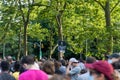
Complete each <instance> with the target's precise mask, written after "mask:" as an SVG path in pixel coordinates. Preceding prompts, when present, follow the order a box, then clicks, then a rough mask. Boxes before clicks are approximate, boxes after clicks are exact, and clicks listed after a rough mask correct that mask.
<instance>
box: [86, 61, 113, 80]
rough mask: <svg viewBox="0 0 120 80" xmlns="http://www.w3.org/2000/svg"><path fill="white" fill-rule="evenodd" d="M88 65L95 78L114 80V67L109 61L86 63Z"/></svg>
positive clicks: (95, 79) (96, 79) (98, 79)
mask: <svg viewBox="0 0 120 80" xmlns="http://www.w3.org/2000/svg"><path fill="white" fill-rule="evenodd" d="M86 67H87V68H89V70H90V75H91V76H92V77H93V80H113V77H112V75H113V67H112V65H111V64H109V63H108V62H107V61H98V62H95V63H92V64H86Z"/></svg>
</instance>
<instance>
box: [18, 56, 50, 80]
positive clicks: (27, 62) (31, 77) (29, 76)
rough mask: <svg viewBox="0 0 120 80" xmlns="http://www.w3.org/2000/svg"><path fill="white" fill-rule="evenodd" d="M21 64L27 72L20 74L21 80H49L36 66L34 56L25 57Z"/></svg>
mask: <svg viewBox="0 0 120 80" xmlns="http://www.w3.org/2000/svg"><path fill="white" fill-rule="evenodd" d="M21 64H22V65H23V67H24V68H25V69H27V71H25V72H23V73H22V74H20V76H19V80H48V76H47V74H46V73H45V72H43V71H42V70H40V69H39V67H38V66H36V63H35V59H34V57H33V56H30V55H29V56H25V57H23V58H22V60H21Z"/></svg>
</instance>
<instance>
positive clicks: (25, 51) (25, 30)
mask: <svg viewBox="0 0 120 80" xmlns="http://www.w3.org/2000/svg"><path fill="white" fill-rule="evenodd" d="M27 25H28V24H27V23H24V55H26V56H27V55H28V53H27Z"/></svg>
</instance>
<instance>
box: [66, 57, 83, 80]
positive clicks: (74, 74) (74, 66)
mask: <svg viewBox="0 0 120 80" xmlns="http://www.w3.org/2000/svg"><path fill="white" fill-rule="evenodd" d="M70 69H71V70H70ZM80 70H81V69H80V67H79V62H78V60H76V59H75V58H71V59H70V60H69V63H68V66H67V69H66V74H67V75H69V76H70V78H71V80H78V74H79V73H80Z"/></svg>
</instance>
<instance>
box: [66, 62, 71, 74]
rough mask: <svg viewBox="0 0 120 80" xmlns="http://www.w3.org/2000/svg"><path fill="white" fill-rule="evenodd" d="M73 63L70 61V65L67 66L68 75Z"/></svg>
mask: <svg viewBox="0 0 120 80" xmlns="http://www.w3.org/2000/svg"><path fill="white" fill-rule="evenodd" d="M71 64H72V62H69V63H68V66H67V68H66V74H67V75H68V74H69V72H70V67H71Z"/></svg>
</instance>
